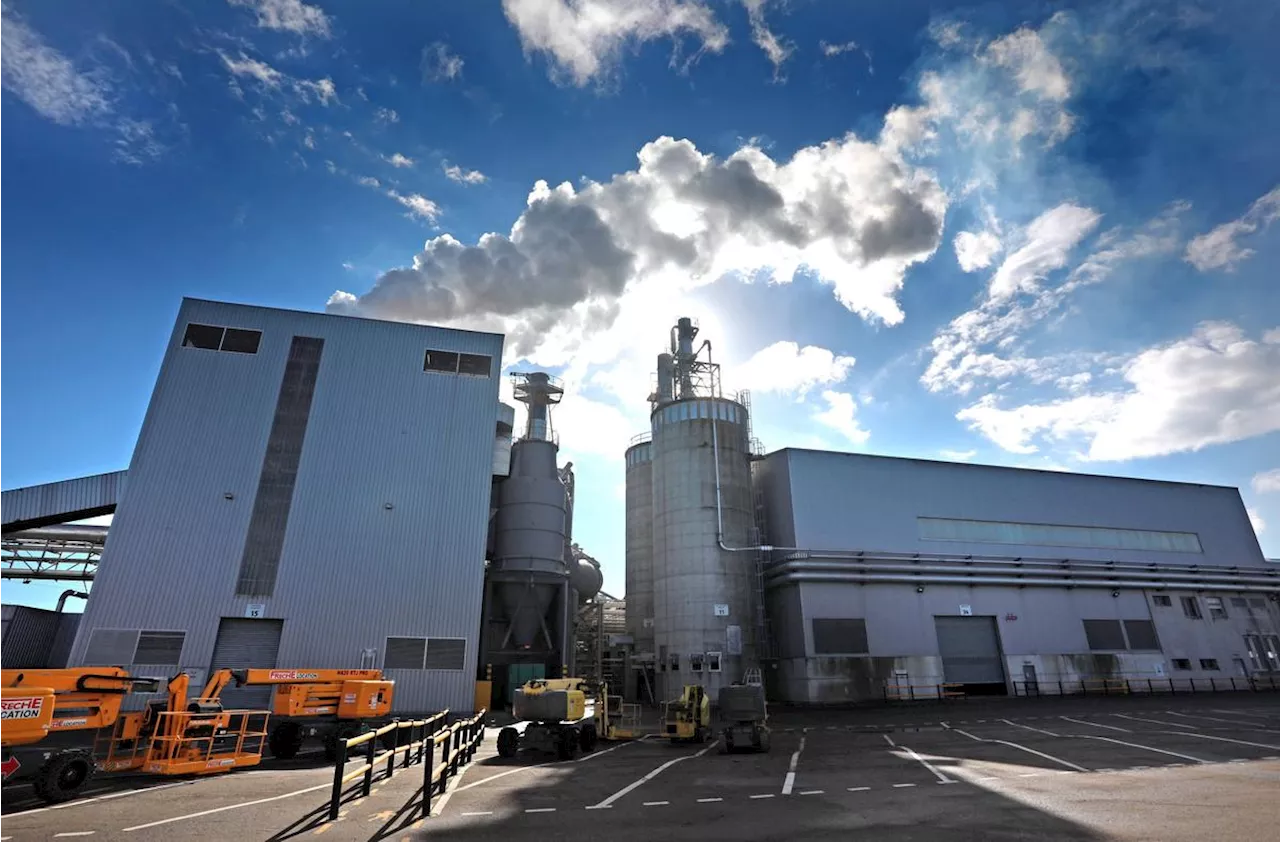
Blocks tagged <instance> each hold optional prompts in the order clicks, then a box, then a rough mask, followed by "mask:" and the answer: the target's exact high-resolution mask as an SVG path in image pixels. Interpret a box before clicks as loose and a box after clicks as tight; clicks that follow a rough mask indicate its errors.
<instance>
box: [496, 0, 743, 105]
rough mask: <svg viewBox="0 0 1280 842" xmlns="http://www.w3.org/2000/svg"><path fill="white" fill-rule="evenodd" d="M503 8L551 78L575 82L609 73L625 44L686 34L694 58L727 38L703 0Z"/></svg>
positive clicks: (559, 1) (523, 3)
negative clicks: (695, 45)
mask: <svg viewBox="0 0 1280 842" xmlns="http://www.w3.org/2000/svg"><path fill="white" fill-rule="evenodd" d="M502 9H503V11H504V12H505V13H506V16H507V21H508V22H510V24H511V25H512V26H514V27H515V28H516V31H517V33H519V35H520V43H521V44H522V45H523V47H524V50H525V53H526V54H529V53H535V52H538V53H544V54H546V56H547V58H548V60H549V61H550V62H551V70H552V76H553V78H556V79H565V80H567V81H569V82H571V83H572V84H575V85H577V86H579V87H582V86H585V85H586V84H588V83H589V82H591V81H592V80H593V79H601V78H604V77H607V76H609V75H610V74H611V73H612V72H613V69H614V67H615V66H616V65H617V61H618V57H619V56H620V55H621V53H622V51H623V50H624V49H625V48H627V47H628V46H632V45H638V44H643V43H644V42H646V41H657V40H661V39H667V38H670V39H673V40H676V41H679V39H681V38H684V37H686V36H687V37H690V38H692V39H694V40H695V41H697V42H698V43H699V45H700V46H699V48H698V50H697V51H696V52H695V54H694V57H695V58H696V57H697V55H698V54H700V53H702V52H703V51H709V52H713V53H718V52H720V51H721V50H723V49H724V48H725V46H726V45H727V44H728V43H729V31H728V29H726V28H725V26H724V25H723V24H722V23H720V22H719V21H718V20H716V17H715V15H714V14H713V13H712V11H711V9H710V8H709V7H708V6H707V4H706V3H704V2H702V0H503V3H502ZM672 61H673V63H674V62H675V56H673V57H672Z"/></svg>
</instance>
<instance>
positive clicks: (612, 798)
mask: <svg viewBox="0 0 1280 842" xmlns="http://www.w3.org/2000/svg"><path fill="white" fill-rule="evenodd" d="M719 742H720V741H719V740H716V741H715V742H714V743H712V744H711V745H709V746H707V747H706V748H704V749H703V750H702V751H699V752H698V753H697V754H686V755H684V756H683V757H677V758H675V759H674V760H668V761H667V762H666V763H663V764H662V765H661V766H659V767H658V768H657V769H654V770H653V771H652V772H650V773H649V774H647V775H645V776H644V777H643V778H641V779H640V780H638V781H633V782H632V783H629V784H627V785H626V786H624V787H623V788H622V789H620V790H618V791H617V792H615V793H614V794H613V795H610V796H609V797H608V798H606V799H605V800H603V801H601V802H600V803H599V804H596V805H594V806H593V807H588V808H587V809H588V810H591V809H596V810H602V809H605V808H606V807H609V806H610V805H611V804H613V802H615V801H617V800H618V799H619V798H621V797H622V796H624V795H626V794H627V793H628V792H631V791H632V790H634V789H637V788H638V787H640V786H642V785H644V784H645V783H647V782H648V781H651V780H653V779H654V778H656V777H658V775H661V774H662V773H663V772H665V771H666V770H667V769H670V768H671V767H672V766H674V765H676V764H677V763H679V762H680V761H682V760H688V759H689V758H691V757H701V756H702V755H704V754H706V753H707V752H709V751H711V749H713V748H715V747H716V744H717V743H719Z"/></svg>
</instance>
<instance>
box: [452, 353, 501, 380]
mask: <svg viewBox="0 0 1280 842" xmlns="http://www.w3.org/2000/svg"><path fill="white" fill-rule="evenodd" d="M458 373H459V374H465V375H468V376H470V377H491V376H492V375H493V357H490V356H488V355H487V354H459V355H458Z"/></svg>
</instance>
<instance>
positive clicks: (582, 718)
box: [498, 678, 598, 760]
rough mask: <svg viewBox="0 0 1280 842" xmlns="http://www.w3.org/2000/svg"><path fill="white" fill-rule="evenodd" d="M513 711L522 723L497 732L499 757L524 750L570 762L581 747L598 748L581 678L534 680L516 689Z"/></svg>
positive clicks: (587, 748)
mask: <svg viewBox="0 0 1280 842" xmlns="http://www.w3.org/2000/svg"><path fill="white" fill-rule="evenodd" d="M511 712H512V714H513V715H514V716H515V717H516V719H518V720H521V721H519V722H516V723H515V724H514V725H508V726H507V727H506V728H503V729H502V730H501V731H499V732H498V754H500V755H501V756H503V757H507V758H511V757H515V756H516V754H517V753H518V752H520V751H522V750H528V751H540V752H546V753H549V754H555V755H556V756H557V757H558V758H559V759H561V760H571V759H573V756H574V755H575V754H576V753H577V752H578V749H579V748H581V749H582V751H584V752H589V751H592V750H593V749H594V748H595V747H596V739H597V736H598V734H597V731H596V725H595V721H594V720H595V716H594V711H589V710H588V706H587V682H586V681H585V680H584V679H581V678H535V679H533V680H531V681H527V682H525V684H524V686H523V687H520V688H517V690H516V692H515V698H514V700H513V702H512V705H511Z"/></svg>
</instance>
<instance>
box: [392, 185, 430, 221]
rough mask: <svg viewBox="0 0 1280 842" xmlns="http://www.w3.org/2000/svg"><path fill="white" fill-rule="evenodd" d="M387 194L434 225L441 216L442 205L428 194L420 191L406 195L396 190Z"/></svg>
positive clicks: (415, 214)
mask: <svg viewBox="0 0 1280 842" xmlns="http://www.w3.org/2000/svg"><path fill="white" fill-rule="evenodd" d="M387 195H388V196H390V197H391V198H393V199H395V200H396V201H397V202H399V203H400V204H402V205H404V206H405V207H406V208H408V209H409V212H410V213H411V214H413V215H414V216H418V217H421V218H422V219H425V220H426V221H427V222H430V223H431V224H433V225H434V224H435V222H436V220H437V219H439V218H440V206H439V205H437V204H436V203H435V202H433V201H431V200H430V199H428V198H427V197H426V196H423V195H421V194H418V193H410V194H409V195H407V196H405V195H403V194H401V193H398V192H396V191H395V190H388V191H387Z"/></svg>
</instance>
